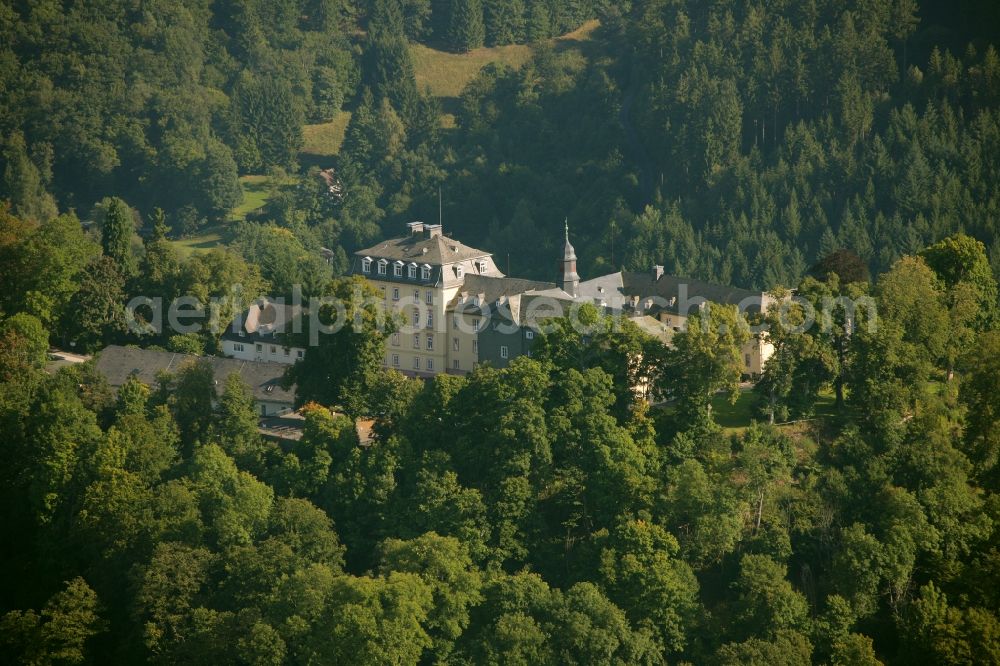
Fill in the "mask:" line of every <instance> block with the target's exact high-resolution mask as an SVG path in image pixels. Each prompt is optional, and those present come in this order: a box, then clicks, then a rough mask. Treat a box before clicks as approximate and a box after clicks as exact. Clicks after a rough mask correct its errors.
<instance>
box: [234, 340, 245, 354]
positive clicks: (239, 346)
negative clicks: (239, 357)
mask: <svg viewBox="0 0 1000 666" xmlns="http://www.w3.org/2000/svg"><path fill="white" fill-rule="evenodd" d="M233 351H238V352H241V351H243V345H242V344H241V343H239V342H237V343H234V344H233Z"/></svg>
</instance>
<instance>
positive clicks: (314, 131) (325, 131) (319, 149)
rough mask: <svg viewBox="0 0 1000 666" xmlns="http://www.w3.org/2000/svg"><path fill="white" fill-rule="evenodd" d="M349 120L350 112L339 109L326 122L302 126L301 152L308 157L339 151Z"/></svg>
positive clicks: (328, 154)
mask: <svg viewBox="0 0 1000 666" xmlns="http://www.w3.org/2000/svg"><path fill="white" fill-rule="evenodd" d="M349 122H351V114H350V112H348V111H341V112H340V113H338V114H337V117H336V118H334V119H333V120H331V121H330V122H328V123H319V124H316V125H306V126H305V127H303V128H302V138H303V139H304V140H305V143H304V145H303V146H302V154H303V155H308V156H310V157H331V156H333V155H336V154H337V153H339V152H340V146H341V144H343V143H344V133H345V132H346V131H347V123H349Z"/></svg>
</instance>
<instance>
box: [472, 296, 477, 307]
mask: <svg viewBox="0 0 1000 666" xmlns="http://www.w3.org/2000/svg"><path fill="white" fill-rule="evenodd" d="M472 304H473V305H475V306H476V307H477V308H478V307H479V297H478V296H473V297H472Z"/></svg>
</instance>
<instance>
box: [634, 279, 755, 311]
mask: <svg viewBox="0 0 1000 666" xmlns="http://www.w3.org/2000/svg"><path fill="white" fill-rule="evenodd" d="M622 282H623V289H624V293H625V294H626V295H628V296H637V297H639V298H640V299H643V298H648V297H651V296H655V297H658V298H659V299H663V300H664V301H666V302H667V303H670V302H671V299H675V300H673V305H667V306H662V307H661V308H660V309H666V310H670V311H673V312H676V311H677V307H678V306H679V305H680V304H681V301H682V298H681V296H682V294H681V290H682V289H683V290H684V291H685V294H683V295H686V298H687V299H689V300H690V299H695V298H704V299H705V300H706V301H709V302H711V303H718V304H722V305H739V304H740V303H743V304H744V305H747V304H749V306H748V307H746V308H745V310H744V311H745V312H759V311H760V308H761V305H762V303H763V301H764V300H766V296H765V294H764V293H763V292H760V291H751V290H749V289H740V288H738V287H726V286H724V285H721V284H713V283H711V282H703V281H701V280H693V279H691V278H684V277H677V276H676V275H661V276H660V277H659V278H656V277H655V275H654V274H653V273H651V272H623V273H622ZM764 305H766V303H764ZM680 314H687V313H686V312H682V313H680Z"/></svg>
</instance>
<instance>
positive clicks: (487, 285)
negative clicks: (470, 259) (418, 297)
mask: <svg viewBox="0 0 1000 666" xmlns="http://www.w3.org/2000/svg"><path fill="white" fill-rule="evenodd" d="M554 288H555V285H554V284H553V283H551V282H540V281H538V280H522V279H521V278H509V277H495V276H491V275H475V274H472V275H468V274H467V275H466V276H465V281H464V282H463V283H462V287H461V288H460V289H459V290H458V293H457V294H456V295H455V299H454V300H453V301H452V303H450V304H449V305H448V307H449V309H452V308H454V307H455V306H456V305H457V304H458V301H459V300H461V298H462V295H463V294H466V295H468V296H469V297H470V298H471V297H475V296H478V297H479V298H480V307H481V308H483V309H486V308H489V307H490V306H491V305H492V304H493V303H494V302H495V301H496V300H497V299H498V298H501V297H508V298H509V297H511V296H514V295H516V294H522V293H524V292H526V291H531V290H535V289H554Z"/></svg>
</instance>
